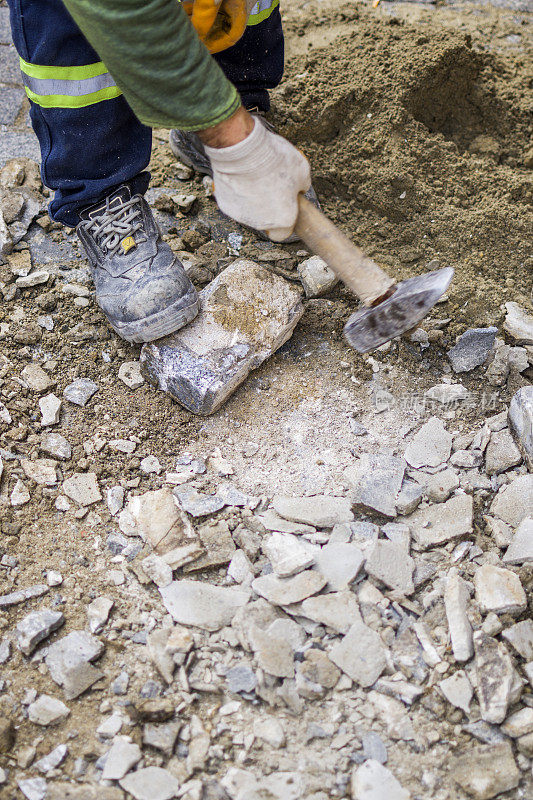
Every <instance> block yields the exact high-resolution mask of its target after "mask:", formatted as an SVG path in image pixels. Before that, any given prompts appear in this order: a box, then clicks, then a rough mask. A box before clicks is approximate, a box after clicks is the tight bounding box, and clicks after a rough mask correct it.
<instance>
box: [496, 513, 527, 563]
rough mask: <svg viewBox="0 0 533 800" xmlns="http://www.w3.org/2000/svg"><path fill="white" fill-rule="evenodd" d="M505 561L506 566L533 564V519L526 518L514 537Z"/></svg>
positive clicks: (504, 558)
mask: <svg viewBox="0 0 533 800" xmlns="http://www.w3.org/2000/svg"><path fill="white" fill-rule="evenodd" d="M503 560H504V562H505V563H506V564H530V563H532V562H533V517H525V518H524V519H523V520H522V522H521V523H520V525H519V526H518V528H517V529H516V533H515V535H514V536H513V539H512V541H511V543H510V545H509V547H508V548H507V550H506V552H505V555H504V557H503Z"/></svg>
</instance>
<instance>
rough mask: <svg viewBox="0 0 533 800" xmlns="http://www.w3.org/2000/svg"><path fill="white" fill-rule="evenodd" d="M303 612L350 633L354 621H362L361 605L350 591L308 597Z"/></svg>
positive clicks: (318, 620)
mask: <svg viewBox="0 0 533 800" xmlns="http://www.w3.org/2000/svg"><path fill="white" fill-rule="evenodd" d="M302 614H303V616H305V617H307V618H308V619H311V620H313V622H319V623H320V624H322V625H326V626H327V627H328V628H332V629H333V630H334V631H337V632H338V633H348V630H349V629H350V627H351V626H352V625H353V623H354V622H356V621H357V622H359V621H361V622H362V620H361V614H360V611H359V605H358V603H357V600H356V598H355V595H354V594H353V592H350V591H342V592H330V593H329V594H320V595H316V596H315V597H308V598H307V599H306V600H304V601H303V603H302Z"/></svg>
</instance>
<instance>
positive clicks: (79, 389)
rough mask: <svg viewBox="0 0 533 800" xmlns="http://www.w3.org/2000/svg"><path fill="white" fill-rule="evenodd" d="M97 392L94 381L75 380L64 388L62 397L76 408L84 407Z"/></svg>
mask: <svg viewBox="0 0 533 800" xmlns="http://www.w3.org/2000/svg"><path fill="white" fill-rule="evenodd" d="M97 391H98V386H97V384H96V383H95V382H94V381H91V380H90V379H89V378H76V380H75V381H72V383H69V385H68V386H66V387H65V390H64V391H63V397H64V398H65V400H69V401H70V402H71V403H74V404H75V405H77V406H86V405H87V403H88V402H89V400H90V399H91V397H92V396H93V394H95V392H97Z"/></svg>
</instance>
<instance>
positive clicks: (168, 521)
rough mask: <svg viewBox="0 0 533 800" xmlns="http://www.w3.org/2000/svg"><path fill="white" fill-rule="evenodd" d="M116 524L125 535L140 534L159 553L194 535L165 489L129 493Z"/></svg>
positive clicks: (184, 541) (169, 492)
mask: <svg viewBox="0 0 533 800" xmlns="http://www.w3.org/2000/svg"><path fill="white" fill-rule="evenodd" d="M119 526H120V529H121V531H122V532H123V533H125V534H126V535H127V536H140V537H141V539H142V540H143V541H145V542H147V543H148V544H149V545H151V546H152V547H153V548H154V550H155V551H156V553H158V554H159V555H165V553H169V552H170V551H172V550H174V549H175V548H177V547H179V546H180V545H183V544H190V543H191V540H193V541H195V540H196V538H197V537H196V534H195V533H194V529H193V527H192V525H191V523H190V521H189V519H188V517H187V515H186V514H185V512H183V511H182V510H181V509H180V508H179V507H178V504H177V501H176V499H175V497H174V496H173V494H172V492H171V491H169V490H168V489H156V490H155V491H150V492H145V493H144V494H140V495H135V497H131V498H130V500H129V502H128V504H127V506H126V508H125V509H124V510H123V511H122V512H121V514H120V517H119Z"/></svg>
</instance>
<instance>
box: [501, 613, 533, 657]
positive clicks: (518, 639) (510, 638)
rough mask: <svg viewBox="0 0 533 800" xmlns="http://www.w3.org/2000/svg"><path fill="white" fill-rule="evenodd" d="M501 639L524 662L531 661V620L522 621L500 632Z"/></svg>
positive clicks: (532, 644) (532, 639)
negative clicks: (507, 643) (523, 659)
mask: <svg viewBox="0 0 533 800" xmlns="http://www.w3.org/2000/svg"><path fill="white" fill-rule="evenodd" d="M502 639H505V641H506V642H509V644H510V645H511V647H513V649H514V650H516V652H517V653H518V654H519V655H521V656H522V658H525V660H526V661H533V620H531V619H524V620H522V622H517V623H516V625H511V627H510V628H506V629H505V630H504V631H502Z"/></svg>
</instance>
